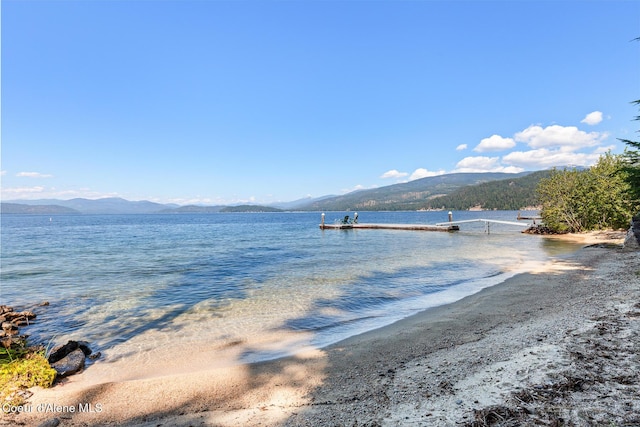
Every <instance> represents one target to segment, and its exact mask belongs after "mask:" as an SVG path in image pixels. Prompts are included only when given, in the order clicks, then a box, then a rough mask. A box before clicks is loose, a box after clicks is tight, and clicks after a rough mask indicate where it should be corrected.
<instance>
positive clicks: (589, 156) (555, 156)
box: [502, 148, 600, 169]
mask: <svg viewBox="0 0 640 427" xmlns="http://www.w3.org/2000/svg"><path fill="white" fill-rule="evenodd" d="M597 151H598V150H596V152H594V153H575V152H571V151H563V150H560V149H555V150H549V149H547V148H539V149H537V150H530V151H514V152H512V153H509V154H507V155H506V156H504V157H503V158H502V161H503V162H504V163H507V164H510V165H513V166H517V167H523V168H531V169H539V168H543V169H545V168H550V167H556V166H591V165H594V164H595V163H596V162H597V161H598V158H599V157H600V154H599V153H598V152H597Z"/></svg>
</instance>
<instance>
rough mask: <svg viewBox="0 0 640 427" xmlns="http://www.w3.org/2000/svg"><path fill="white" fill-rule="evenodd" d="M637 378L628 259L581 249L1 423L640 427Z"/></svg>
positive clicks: (49, 393)
mask: <svg viewBox="0 0 640 427" xmlns="http://www.w3.org/2000/svg"><path fill="white" fill-rule="evenodd" d="M177 363H179V360H177ZM639 368H640V254H639V253H638V252H637V251H636V252H629V251H624V250H622V249H619V248H617V247H587V248H584V249H582V250H581V251H579V252H577V253H576V254H574V255H573V256H571V257H569V258H566V259H562V260H556V261H554V262H553V263H551V264H550V265H549V266H548V268H547V269H546V270H544V271H536V272H532V273H526V274H520V275H517V276H515V277H513V278H511V279H509V280H507V281H506V282H504V283H502V284H499V285H496V286H493V287H491V288H487V289H484V290H482V291H481V292H479V293H477V294H475V295H472V296H469V297H467V298H464V299H463V300H461V301H458V302H456V303H454V304H450V305H446V306H442V307H438V308H436V309H432V310H427V311H425V312H423V313H420V314H418V315H415V316H413V317H411V318H408V319H405V320H402V321H400V322H397V323H395V324H393V325H390V326H388V327H385V328H382V329H379V330H376V331H372V332H369V333H366V334H362V335H359V336H356V337H352V338H350V339H347V340H345V341H343V342H340V343H338V344H336V345H333V346H331V347H328V348H326V349H322V350H317V351H310V352H308V353H303V354H299V355H297V356H294V357H289V358H284V359H280V360H275V361H270V362H265V363H259V364H254V365H246V366H239V367H234V368H227V369H224V370H211V371H206V372H193V373H188V374H184V373H183V374H180V375H172V376H171V375H169V376H163V377H159V378H151V379H144V380H135V381H126V382H116V383H106V384H98V385H92V386H90V387H87V385H86V384H83V382H82V378H81V375H80V376H79V377H80V378H78V379H77V380H74V381H72V382H69V383H67V384H64V385H63V386H58V387H55V388H53V389H50V390H35V394H34V396H33V398H32V402H31V404H32V405H38V404H42V403H55V404H57V405H68V407H71V408H78V407H79V405H86V404H87V403H89V404H92V405H94V407H95V405H98V404H99V405H100V411H99V412H96V411H94V412H78V411H76V412H74V413H37V412H35V411H34V412H31V413H22V414H17V415H15V414H3V418H2V420H0V425H1V424H5V425H16V424H17V425H20V424H22V425H39V424H40V423H43V422H49V423H55V422H58V423H59V425H61V426H79V425H136V426H154V427H155V426H197V425H207V426H235V425H248V426H251V425H255V426H257V425H262V426H356V425H357V426H363V425H368V426H460V425H463V426H474V427H475V426H485V425H496V426H498V425H500V426H515V425H537V423H545V424H546V425H576V426H589V425H609V424H611V425H618V426H622V425H640V418H639V417H638V415H637V414H640V381H639V380H638V375H637V372H638V371H639ZM84 408H86V406H84Z"/></svg>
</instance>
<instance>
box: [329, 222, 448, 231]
mask: <svg viewBox="0 0 640 427" xmlns="http://www.w3.org/2000/svg"><path fill="white" fill-rule="evenodd" d="M320 229H321V230H351V229H375V230H418V231H458V230H460V227H458V226H457V225H427V224H360V223H356V224H343V223H335V224H320Z"/></svg>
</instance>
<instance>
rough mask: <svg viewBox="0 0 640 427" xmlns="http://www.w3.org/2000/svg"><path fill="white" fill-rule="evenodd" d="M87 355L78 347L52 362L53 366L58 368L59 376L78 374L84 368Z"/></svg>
mask: <svg viewBox="0 0 640 427" xmlns="http://www.w3.org/2000/svg"><path fill="white" fill-rule="evenodd" d="M85 357H86V355H85V354H84V352H83V351H82V350H81V349H80V348H76V349H75V350H73V351H72V352H70V353H69V354H67V355H66V356H64V357H63V358H62V359H60V360H58V361H57V362H53V363H51V362H50V363H51V367H52V368H53V369H55V370H56V373H57V378H58V379H60V378H64V377H68V376H69V375H73V374H77V373H78V372H80V371H82V370H83V369H84V364H85Z"/></svg>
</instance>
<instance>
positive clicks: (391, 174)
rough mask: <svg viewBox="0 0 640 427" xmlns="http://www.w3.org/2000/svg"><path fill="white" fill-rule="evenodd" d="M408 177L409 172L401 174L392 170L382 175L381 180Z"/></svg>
mask: <svg viewBox="0 0 640 427" xmlns="http://www.w3.org/2000/svg"><path fill="white" fill-rule="evenodd" d="M407 175H409V174H408V173H407V172H399V171H397V170H395V169H391V170H390V171H386V172H385V173H383V174H382V175H380V178H383V179H386V178H395V179H399V178H404V177H405V176H407Z"/></svg>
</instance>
